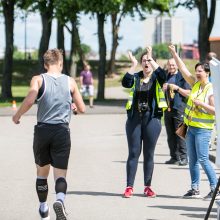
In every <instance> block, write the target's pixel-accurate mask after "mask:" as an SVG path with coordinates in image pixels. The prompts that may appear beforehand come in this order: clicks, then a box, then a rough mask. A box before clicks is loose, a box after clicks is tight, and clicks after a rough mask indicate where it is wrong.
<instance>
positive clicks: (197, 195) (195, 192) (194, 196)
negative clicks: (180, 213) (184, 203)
mask: <svg viewBox="0 0 220 220" xmlns="http://www.w3.org/2000/svg"><path fill="white" fill-rule="evenodd" d="M183 198H184V199H199V198H201V195H200V193H199V190H195V189H190V190H189V191H188V192H187V193H186V194H185V195H184V196H183Z"/></svg>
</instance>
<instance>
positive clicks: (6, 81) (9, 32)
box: [1, 0, 15, 99]
mask: <svg viewBox="0 0 220 220" xmlns="http://www.w3.org/2000/svg"><path fill="white" fill-rule="evenodd" d="M14 4H15V1H14V0H13V1H2V6H3V14H4V19H5V57H4V63H3V78H2V94H1V96H2V98H3V99H7V98H12V91H11V85H12V71H13V49H14V39H13V38H14Z"/></svg>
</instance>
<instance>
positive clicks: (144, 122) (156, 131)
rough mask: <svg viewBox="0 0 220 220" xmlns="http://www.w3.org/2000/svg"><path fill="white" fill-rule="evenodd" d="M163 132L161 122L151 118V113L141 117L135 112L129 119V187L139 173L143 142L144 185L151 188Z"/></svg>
mask: <svg viewBox="0 0 220 220" xmlns="http://www.w3.org/2000/svg"><path fill="white" fill-rule="evenodd" d="M160 132H161V121H160V119H158V118H151V114H150V112H146V113H145V114H143V116H140V113H139V112H135V113H134V115H133V117H132V119H129V118H128V119H127V122H126V134H127V141H128V150H129V154H128V160H127V167H126V168H127V186H133V185H134V179H135V175H136V171H137V165H138V159H139V156H140V154H141V149H142V142H143V157H144V164H143V169H144V185H145V186H150V185H151V179H152V174H153V169H154V150H155V146H156V143H157V140H158V137H159V135H160Z"/></svg>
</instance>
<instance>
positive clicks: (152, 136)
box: [122, 47, 167, 198]
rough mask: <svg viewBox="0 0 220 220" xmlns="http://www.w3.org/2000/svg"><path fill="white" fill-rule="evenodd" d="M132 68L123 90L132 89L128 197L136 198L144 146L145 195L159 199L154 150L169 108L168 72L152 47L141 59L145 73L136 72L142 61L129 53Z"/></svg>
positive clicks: (129, 107)
mask: <svg viewBox="0 0 220 220" xmlns="http://www.w3.org/2000/svg"><path fill="white" fill-rule="evenodd" d="M129 58H130V60H131V63H132V65H131V68H130V70H129V71H128V72H127V73H126V74H125V75H124V77H123V79H122V86H123V87H125V88H130V89H131V90H130V93H129V100H128V102H127V104H126V110H127V116H128V118H127V122H126V135H127V141H128V159H127V187H126V189H125V192H124V197H125V198H129V197H131V196H132V195H133V186H134V179H135V175H136V171H137V166H138V160H139V156H140V154H141V150H142V143H143V156H144V162H143V170H144V195H145V196H146V197H151V198H153V197H156V193H155V192H154V191H153V190H152V187H151V181H152V176H153V170H154V150H155V147H156V143H157V140H158V137H159V135H160V132H161V120H160V119H161V116H162V115H163V110H162V108H165V107H167V104H166V102H165V96H164V93H163V91H162V88H161V87H162V86H163V84H164V83H165V80H166V72H165V71H164V70H163V69H161V68H160V67H159V65H158V64H157V63H156V62H155V61H154V59H153V58H152V49H151V47H148V48H147V52H145V53H143V54H142V56H141V59H140V61H141V66H142V71H140V72H136V73H135V69H136V67H137V64H138V61H137V60H136V58H135V57H134V56H133V55H132V53H131V52H129Z"/></svg>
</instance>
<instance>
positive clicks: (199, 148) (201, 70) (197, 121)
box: [169, 45, 220, 199]
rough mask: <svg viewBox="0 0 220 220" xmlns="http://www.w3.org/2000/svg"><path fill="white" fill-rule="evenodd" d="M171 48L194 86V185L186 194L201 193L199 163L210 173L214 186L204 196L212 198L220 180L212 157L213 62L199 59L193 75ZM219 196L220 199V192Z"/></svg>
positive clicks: (190, 110)
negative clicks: (202, 61) (210, 147)
mask: <svg viewBox="0 0 220 220" xmlns="http://www.w3.org/2000/svg"><path fill="white" fill-rule="evenodd" d="M169 50H170V52H171V54H172V55H173V58H174V59H175V61H176V63H177V66H178V68H179V70H180V72H181V73H182V75H183V77H184V79H185V80H186V81H187V82H188V83H189V84H190V85H191V86H192V91H191V94H190V95H189V98H188V102H187V105H186V108H185V112H184V122H185V123H186V124H187V125H188V131H187V135H186V147H187V153H188V156H189V169H190V176H191V189H190V190H189V191H188V192H187V193H186V194H185V195H184V196H183V198H200V197H201V196H200V192H199V185H200V170H199V164H201V166H202V168H203V170H204V171H205V173H206V175H207V177H208V180H209V184H210V189H211V191H210V192H209V193H208V195H207V196H205V197H204V199H211V198H212V195H213V192H214V190H215V187H216V184H217V177H216V173H215V170H214V169H213V167H212V166H211V163H210V161H209V141H210V139H211V132H212V129H213V127H214V122H215V116H214V115H215V107H214V96H213V88H212V84H211V83H210V82H209V74H210V69H209V64H207V63H197V64H196V65H195V76H193V75H192V74H191V73H190V72H189V70H188V69H187V67H186V65H185V64H184V63H183V61H182V60H181V58H180V57H179V55H178V54H177V53H176V50H175V46H173V45H171V46H169ZM216 199H220V194H219V192H218V194H217V195H216Z"/></svg>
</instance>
